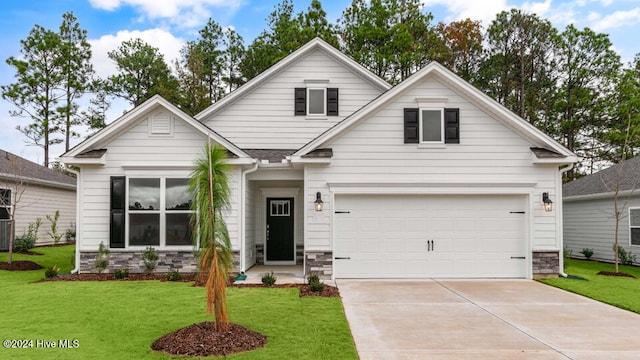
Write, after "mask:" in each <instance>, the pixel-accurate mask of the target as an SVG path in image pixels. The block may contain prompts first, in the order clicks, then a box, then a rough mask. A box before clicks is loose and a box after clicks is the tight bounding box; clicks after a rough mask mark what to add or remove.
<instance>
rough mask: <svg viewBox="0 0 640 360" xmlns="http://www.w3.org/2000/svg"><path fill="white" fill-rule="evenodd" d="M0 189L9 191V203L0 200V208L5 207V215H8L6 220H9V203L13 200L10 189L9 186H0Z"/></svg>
mask: <svg viewBox="0 0 640 360" xmlns="http://www.w3.org/2000/svg"><path fill="white" fill-rule="evenodd" d="M0 191H2V192H5V191H6V192H8V193H9V203H8V204H5V203H4V200H2V201H0V208H5V209H6V211H7V216H8V218H7V219H6V220H11V205H12V203H13V201H12V191H11V189H9V188H0ZM2 196H4V195H2ZM0 220H3V219H0Z"/></svg>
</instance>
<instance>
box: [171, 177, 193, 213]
mask: <svg viewBox="0 0 640 360" xmlns="http://www.w3.org/2000/svg"><path fill="white" fill-rule="evenodd" d="M166 186H167V189H166V195H165V196H166V198H165V205H166V207H167V210H189V207H190V206H191V194H190V193H189V179H167V183H166Z"/></svg>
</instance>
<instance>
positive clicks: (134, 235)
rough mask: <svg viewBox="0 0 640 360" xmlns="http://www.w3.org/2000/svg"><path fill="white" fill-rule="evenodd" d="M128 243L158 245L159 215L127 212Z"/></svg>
mask: <svg viewBox="0 0 640 360" xmlns="http://www.w3.org/2000/svg"><path fill="white" fill-rule="evenodd" d="M129 245H144V246H147V245H156V246H157V245H160V215H159V214H129Z"/></svg>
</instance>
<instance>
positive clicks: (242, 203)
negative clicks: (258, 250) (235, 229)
mask: <svg viewBox="0 0 640 360" xmlns="http://www.w3.org/2000/svg"><path fill="white" fill-rule="evenodd" d="M258 165H259V164H258V161H257V160H254V165H253V167H252V168H250V169H247V170H242V175H241V176H240V204H239V205H240V206H239V208H240V211H239V212H240V234H239V238H240V271H245V270H247V269H245V267H246V264H245V256H244V252H245V251H246V249H245V248H244V245H245V240H246V235H245V233H246V229H245V222H246V220H245V217H246V215H245V208H244V207H245V201H246V197H247V175H248V174H251V173H252V172H254V171H256V170H258Z"/></svg>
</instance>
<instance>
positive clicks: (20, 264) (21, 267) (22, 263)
mask: <svg viewBox="0 0 640 360" xmlns="http://www.w3.org/2000/svg"><path fill="white" fill-rule="evenodd" d="M40 269H43V267H42V266H40V265H38V264H36V263H34V262H33V261H29V260H15V261H12V262H11V264H9V263H7V262H0V270H9V271H27V270H40Z"/></svg>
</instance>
